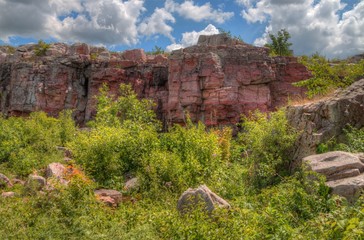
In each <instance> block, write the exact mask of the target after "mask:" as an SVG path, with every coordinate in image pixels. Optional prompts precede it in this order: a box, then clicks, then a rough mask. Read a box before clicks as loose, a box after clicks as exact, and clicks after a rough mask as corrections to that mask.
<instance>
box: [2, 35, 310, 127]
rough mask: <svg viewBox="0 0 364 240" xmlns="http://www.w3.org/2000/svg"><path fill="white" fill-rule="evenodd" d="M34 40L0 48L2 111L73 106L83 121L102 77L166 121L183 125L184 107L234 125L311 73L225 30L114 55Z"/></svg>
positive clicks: (279, 100)
mask: <svg viewBox="0 0 364 240" xmlns="http://www.w3.org/2000/svg"><path fill="white" fill-rule="evenodd" d="M36 47H37V45H36V44H30V45H25V46H21V47H18V48H16V49H15V50H14V51H12V49H10V48H7V47H0V111H1V112H2V113H3V114H4V115H27V114H29V113H30V112H33V111H38V110H42V111H45V112H47V113H49V114H50V115H57V114H58V113H59V112H60V111H61V110H63V109H74V116H75V120H76V121H77V122H78V123H81V124H82V123H84V122H86V121H88V120H90V119H91V118H92V116H93V115H94V114H95V104H96V99H95V96H96V95H97V93H98V89H99V88H100V86H101V85H102V84H103V83H106V84H107V85H109V86H110V91H111V92H112V93H117V90H118V86H119V85H120V84H121V83H128V84H131V85H132V86H133V88H134V90H135V91H136V92H137V94H138V96H139V97H141V98H151V99H153V100H154V101H155V102H156V104H157V106H156V109H155V110H156V112H157V115H158V117H159V118H160V119H161V120H163V121H164V122H165V123H183V122H184V119H185V116H184V114H185V111H188V112H189V113H190V115H191V118H192V119H193V120H195V121H196V120H202V121H204V122H205V123H206V124H207V125H219V124H234V123H236V122H238V120H239V116H240V114H242V113H247V112H248V111H251V110H254V109H260V110H262V111H270V110H274V109H275V108H276V107H278V106H280V105H282V104H284V103H285V102H286V101H287V98H288V97H289V96H296V95H300V94H302V93H303V92H302V90H301V89H298V88H295V87H293V86H292V85H291V83H292V82H296V81H299V80H303V79H307V78H308V77H309V76H310V73H309V72H308V71H307V69H306V68H305V67H304V66H303V65H301V64H299V63H298V62H297V59H296V58H294V57H270V56H269V54H268V49H267V48H261V47H254V46H252V45H248V44H245V43H243V42H239V41H237V40H234V39H231V38H229V37H227V36H226V35H224V34H219V35H214V36H201V37H200V39H199V42H198V44H197V45H195V46H192V47H188V48H185V49H181V50H177V51H174V52H172V53H171V54H170V56H169V57H168V58H167V57H165V56H162V55H157V56H150V55H146V54H145V53H144V51H143V50H140V49H136V50H129V51H125V52H122V53H112V52H109V51H108V50H106V49H105V48H100V47H91V46H88V45H86V44H81V43H78V44H73V45H71V46H69V45H66V44H62V43H55V44H51V46H50V48H49V49H47V50H46V51H45V54H44V56H37V55H36Z"/></svg>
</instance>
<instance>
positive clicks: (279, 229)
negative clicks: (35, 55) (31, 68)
mask: <svg viewBox="0 0 364 240" xmlns="http://www.w3.org/2000/svg"><path fill="white" fill-rule="evenodd" d="M123 88H125V86H123V87H122V89H123ZM126 89H128V87H126ZM129 100H130V102H129ZM98 110H100V114H101V113H102V114H104V115H99V114H98V116H97V117H96V120H95V121H94V122H93V123H92V124H91V126H92V127H91V128H90V129H87V130H77V131H76V132H75V128H74V124H73V122H72V120H71V119H70V113H69V112H67V113H64V114H61V115H60V116H59V118H58V119H55V118H50V117H47V116H46V115H45V114H44V113H34V114H32V115H31V116H30V117H29V118H9V119H4V118H1V119H0V130H1V131H0V160H1V161H2V162H3V164H2V165H0V169H1V172H3V171H2V169H3V168H2V167H3V165H4V164H7V165H9V166H8V168H7V169H6V170H7V171H8V172H9V174H10V175H16V174H18V173H19V172H20V173H22V174H24V175H25V172H29V170H32V169H33V168H37V169H38V170H39V169H40V168H42V167H44V166H45V164H46V162H48V161H50V160H52V161H58V160H59V159H58V158H61V155H57V154H58V151H57V150H56V148H55V146H58V145H63V144H65V145H66V146H68V147H69V148H71V150H72V153H73V157H74V160H75V162H77V163H79V164H80V166H79V167H81V168H83V170H84V172H85V174H86V175H84V174H83V173H82V172H81V171H76V170H75V169H76V168H72V169H73V171H72V172H71V173H69V171H67V173H69V176H68V175H67V176H68V177H67V179H69V180H70V182H69V184H68V186H63V185H60V184H59V185H57V184H56V185H55V186H54V187H55V189H54V190H53V191H46V192H45V193H42V194H41V193H39V194H36V193H35V194H34V195H29V194H22V193H23V192H24V191H25V189H24V187H23V186H21V185H16V186H15V187H14V188H11V189H9V188H8V189H5V190H6V191H8V190H10V191H14V192H16V193H17V194H18V195H17V196H16V197H14V198H4V197H0V216H1V217H0V239H153V240H154V239H209V240H210V239H363V238H364V233H363V227H364V204H363V203H364V199H363V198H362V199H359V201H358V202H357V203H356V205H354V206H349V205H347V203H346V202H345V201H344V200H343V199H341V198H339V197H333V196H331V195H330V194H329V191H328V188H327V187H326V186H325V184H324V180H323V179H322V178H321V177H319V176H318V175H314V176H315V177H312V175H313V173H307V172H304V171H298V172H296V173H295V174H294V175H293V176H287V173H286V172H287V171H286V170H287V169H288V168H287V167H288V165H289V162H290V155H289V154H288V153H289V148H290V146H291V145H292V143H293V141H294V139H295V136H296V133H295V131H293V130H292V129H291V128H290V127H288V125H287V121H286V119H285V113H284V111H283V110H280V111H278V112H276V113H272V114H270V115H269V116H267V115H266V114H263V113H258V112H257V113H254V114H252V115H251V116H250V117H246V118H244V123H243V132H242V133H241V135H240V136H239V138H238V139H236V140H232V136H231V129H222V130H215V129H210V130H207V129H206V128H205V126H204V125H203V124H201V123H199V124H193V123H192V122H191V121H189V120H188V121H187V126H185V127H182V126H174V127H173V128H171V129H170V130H169V131H168V132H165V133H161V132H158V129H159V122H158V121H157V120H155V115H153V114H152V112H148V111H149V110H150V104H149V103H148V102H143V101H142V102H141V101H139V100H137V99H136V98H135V95H134V93H132V92H129V94H126V95H123V96H122V97H121V98H109V97H107V95H106V91H105V92H104V93H103V94H101V96H100V98H99V106H98ZM150 119H151V120H152V121H151V122H149V120H150ZM354 138H356V135H355V136H354ZM21 152H23V153H24V154H25V155H26V157H23V156H22V155H21V154H20V153H21ZM19 166H21V167H19ZM24 166H26V167H24ZM70 169H71V167H69V168H68V170H70ZM25 170H26V171H25ZM126 174H131V175H136V176H138V177H139V179H140V181H141V186H140V188H139V189H138V190H135V191H134V192H132V193H130V192H124V193H123V194H124V195H123V196H124V200H126V199H128V198H133V199H134V200H135V201H132V202H129V201H126V202H123V203H121V204H120V206H118V207H115V208H110V207H107V206H105V205H104V204H103V203H101V202H99V201H97V199H96V197H95V195H94V189H95V188H96V187H98V188H99V187H102V186H107V187H112V188H115V189H118V190H121V189H122V188H123V182H124V180H125V179H124V176H125V175H126ZM308 175H309V176H311V177H307V176H308ZM90 179H92V180H95V182H93V181H91V180H90ZM278 180H279V181H278ZM204 183H205V184H207V186H208V187H209V188H210V189H211V190H212V191H214V192H216V193H217V194H218V195H220V196H221V197H223V198H224V199H226V200H227V201H228V202H229V203H230V204H231V206H232V208H231V209H230V210H224V209H216V210H214V211H213V213H212V214H211V215H208V214H207V213H206V212H205V211H200V209H199V208H196V210H195V211H192V212H189V213H188V214H185V215H181V214H179V213H178V211H177V209H176V202H177V199H178V197H179V196H180V194H181V193H182V192H183V191H185V190H186V189H187V188H188V187H196V186H198V185H200V184H204ZM265 186H268V187H265ZM252 188H254V189H256V188H258V189H259V190H260V191H255V192H252V191H249V190H250V189H252ZM129 194H131V195H129Z"/></svg>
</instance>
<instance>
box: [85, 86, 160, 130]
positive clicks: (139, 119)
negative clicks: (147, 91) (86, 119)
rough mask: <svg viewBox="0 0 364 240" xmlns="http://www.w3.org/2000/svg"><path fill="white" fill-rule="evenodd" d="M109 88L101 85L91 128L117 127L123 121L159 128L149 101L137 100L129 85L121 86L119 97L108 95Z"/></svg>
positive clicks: (152, 104) (90, 124)
mask: <svg viewBox="0 0 364 240" xmlns="http://www.w3.org/2000/svg"><path fill="white" fill-rule="evenodd" d="M108 92H109V88H108V87H107V86H106V85H103V86H102V88H101V89H100V94H99V96H98V97H97V114H96V117H95V120H94V121H91V122H90V123H89V126H91V127H98V126H110V127H118V126H121V125H122V124H123V122H124V121H125V120H129V121H132V122H135V123H141V124H143V125H151V126H154V127H155V128H156V129H157V130H159V128H160V122H159V121H158V120H157V118H156V115H155V112H154V111H153V110H152V107H153V106H154V103H153V102H152V101H151V100H148V99H143V100H139V99H138V97H137V95H136V94H135V93H134V91H133V89H132V88H131V86H130V85H125V84H121V85H120V89H119V97H116V96H114V95H110V94H109V93H108Z"/></svg>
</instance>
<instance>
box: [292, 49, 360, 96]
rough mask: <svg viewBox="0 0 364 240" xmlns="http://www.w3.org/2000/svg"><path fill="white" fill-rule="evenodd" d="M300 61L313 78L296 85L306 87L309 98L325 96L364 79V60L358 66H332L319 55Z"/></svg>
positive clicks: (304, 57) (340, 64) (341, 63)
mask: <svg viewBox="0 0 364 240" xmlns="http://www.w3.org/2000/svg"><path fill="white" fill-rule="evenodd" d="M299 60H300V62H301V63H302V64H304V65H305V66H306V67H307V68H308V70H310V71H311V72H312V74H313V77H312V78H310V79H307V80H303V81H300V82H298V83H295V84H294V85H295V86H297V87H306V88H307V90H308V91H307V93H306V94H307V96H308V97H309V98H312V97H314V96H316V95H325V94H327V93H328V92H330V90H333V89H337V88H345V87H347V86H349V85H350V84H352V83H353V82H355V81H356V80H358V79H360V78H362V77H364V60H361V61H360V62H359V63H357V64H349V63H347V62H345V61H341V62H339V63H334V64H332V63H330V62H329V61H328V60H327V59H326V58H325V57H323V56H320V55H319V54H317V53H316V54H313V55H312V56H311V57H307V56H303V57H301V58H300V59H299Z"/></svg>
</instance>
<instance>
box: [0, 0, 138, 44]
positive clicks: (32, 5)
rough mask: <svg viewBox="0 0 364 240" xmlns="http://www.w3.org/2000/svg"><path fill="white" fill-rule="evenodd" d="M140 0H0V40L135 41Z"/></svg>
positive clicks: (112, 42)
mask: <svg viewBox="0 0 364 240" xmlns="http://www.w3.org/2000/svg"><path fill="white" fill-rule="evenodd" d="M143 4H144V1H143V0H129V1H119V0H103V1H101V0H32V1H29V0H0V29H1V32H0V39H2V40H4V41H8V39H9V37H11V36H23V37H34V38H48V37H54V38H56V39H58V40H60V41H84V42H91V43H104V44H117V43H121V44H135V43H137V42H138V30H137V23H138V18H139V16H140V15H141V13H142V11H143V10H144V7H143Z"/></svg>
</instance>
